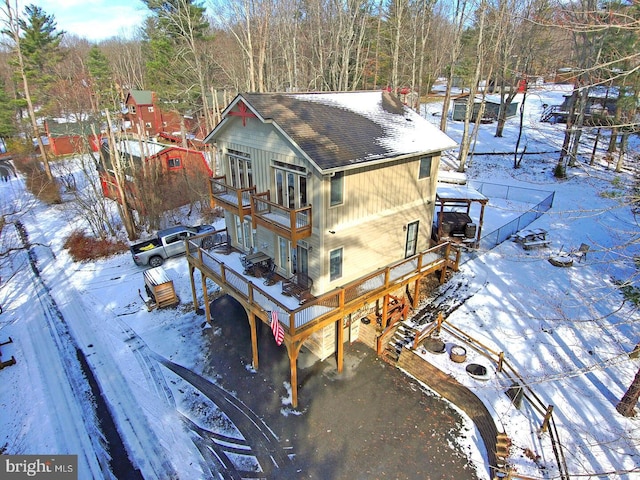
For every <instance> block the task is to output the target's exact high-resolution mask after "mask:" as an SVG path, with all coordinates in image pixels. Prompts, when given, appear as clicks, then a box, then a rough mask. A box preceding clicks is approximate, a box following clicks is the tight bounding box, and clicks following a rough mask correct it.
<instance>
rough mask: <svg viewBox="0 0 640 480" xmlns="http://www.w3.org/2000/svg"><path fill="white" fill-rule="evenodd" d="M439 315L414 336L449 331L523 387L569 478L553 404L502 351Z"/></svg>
mask: <svg viewBox="0 0 640 480" xmlns="http://www.w3.org/2000/svg"><path fill="white" fill-rule="evenodd" d="M441 315H442V314H439V316H438V317H439V318H438V321H437V322H434V323H430V324H428V325H427V327H426V328H424V329H423V330H422V331H421V332H420V333H419V334H417V335H416V338H417V336H418V335H420V336H422V340H424V338H426V336H423V335H425V333H426V332H428V333H431V332H432V331H433V330H436V329H442V330H445V331H446V332H447V333H449V334H450V335H452V336H453V337H455V338H457V339H458V340H460V341H461V342H463V343H465V344H466V345H467V346H468V347H471V348H473V349H474V350H475V351H476V352H478V353H479V354H480V355H482V356H484V357H485V358H487V359H489V360H491V361H492V362H495V363H496V365H497V366H498V368H497V371H498V373H503V374H504V375H505V376H507V377H508V378H509V379H511V380H512V381H517V383H518V384H519V385H520V386H521V387H522V388H523V389H525V390H526V392H527V393H526V394H525V397H526V398H527V400H529V402H530V404H531V406H532V407H533V409H534V410H535V411H537V412H538V413H540V414H541V415H543V417H544V419H543V422H542V425H541V426H540V429H539V430H540V432H544V431H547V432H549V438H550V440H551V447H552V449H553V453H554V456H555V458H556V464H557V466H558V471H559V475H560V479H561V480H569V478H570V477H569V471H568V467H567V464H566V458H565V454H564V450H563V448H562V442H561V441H560V435H559V433H558V430H557V427H556V424H555V420H554V418H553V406H552V405H546V404H545V403H544V402H543V401H542V399H541V398H540V397H538V395H537V394H536V393H535V392H534V391H533V389H532V388H531V387H530V386H529V385H527V382H526V381H525V379H524V378H523V377H522V376H521V375H520V374H519V373H518V371H517V370H516V369H515V368H514V367H513V365H511V363H510V362H509V361H508V360H506V359H505V358H504V352H499V353H497V352H496V351H495V350H493V349H491V348H489V347H487V346H486V345H484V344H483V343H482V342H480V341H479V340H476V339H475V338H473V337H472V336H471V335H469V334H468V333H466V332H464V331H463V330H461V329H460V328H458V327H456V326H454V325H452V324H451V323H450V322H449V321H448V320H443V319H442V318H441ZM419 343H420V341H418V342H416V341H415V340H414V343H413V348H412V349H413V350H415V349H416V348H417V346H418V345H419ZM493 356H496V357H497V359H494V358H493ZM512 478H520V477H518V476H517V475H515V476H513V477H512ZM522 478H524V477H522Z"/></svg>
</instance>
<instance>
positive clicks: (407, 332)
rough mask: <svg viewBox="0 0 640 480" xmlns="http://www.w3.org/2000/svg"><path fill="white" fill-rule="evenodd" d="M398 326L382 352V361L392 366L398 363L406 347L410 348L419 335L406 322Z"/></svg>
mask: <svg viewBox="0 0 640 480" xmlns="http://www.w3.org/2000/svg"><path fill="white" fill-rule="evenodd" d="M396 325H397V327H396V331H395V332H394V334H393V336H392V337H391V340H389V343H387V346H386V348H385V350H384V351H383V352H382V359H383V360H385V361H386V362H387V363H390V364H391V365H395V364H396V363H397V362H398V359H399V358H400V353H401V352H402V349H403V348H404V347H406V346H408V347H410V346H411V345H412V344H413V340H414V339H415V338H416V334H417V330H416V329H415V328H413V327H411V326H410V325H408V324H407V323H406V322H404V321H403V322H399V323H397V324H396Z"/></svg>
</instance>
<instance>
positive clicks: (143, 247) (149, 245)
mask: <svg viewBox="0 0 640 480" xmlns="http://www.w3.org/2000/svg"><path fill="white" fill-rule="evenodd" d="M160 245H161V243H160V240H159V239H158V238H150V239H149V240H143V241H142V242H138V243H135V244H133V245H131V251H132V252H133V253H134V254H135V253H140V252H146V251H148V250H152V249H154V248H156V247H159V246H160Z"/></svg>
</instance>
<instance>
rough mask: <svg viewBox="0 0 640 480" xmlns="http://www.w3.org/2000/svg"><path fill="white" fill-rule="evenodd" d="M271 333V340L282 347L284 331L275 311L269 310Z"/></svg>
mask: <svg viewBox="0 0 640 480" xmlns="http://www.w3.org/2000/svg"><path fill="white" fill-rule="evenodd" d="M271 331H272V332H273V338H275V339H276V344H277V345H282V341H283V340H284V329H283V328H282V325H280V322H279V321H278V312H277V311H276V310H271Z"/></svg>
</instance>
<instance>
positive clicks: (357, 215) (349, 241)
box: [316, 157, 439, 291]
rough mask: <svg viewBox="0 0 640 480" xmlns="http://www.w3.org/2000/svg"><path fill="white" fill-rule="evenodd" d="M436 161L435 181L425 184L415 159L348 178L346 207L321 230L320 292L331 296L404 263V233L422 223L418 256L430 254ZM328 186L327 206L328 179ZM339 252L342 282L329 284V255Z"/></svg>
mask: <svg viewBox="0 0 640 480" xmlns="http://www.w3.org/2000/svg"><path fill="white" fill-rule="evenodd" d="M438 161H439V158H438V157H434V158H433V161H432V172H431V177H430V178H427V179H422V180H418V168H419V159H417V158H416V159H410V160H404V161H396V162H394V163H393V164H392V165H390V164H387V165H386V166H385V167H381V166H376V167H369V168H362V169H357V170H354V171H350V172H347V173H345V182H344V188H345V202H344V204H343V205H341V206H338V207H334V208H330V209H329V210H328V212H327V221H326V225H325V228H324V230H323V235H324V239H325V242H324V245H323V251H324V252H326V257H325V259H324V260H323V261H322V264H323V267H324V272H325V273H324V276H323V277H319V278H318V279H317V281H316V283H317V284H318V286H319V290H321V291H328V290H330V289H332V288H335V287H337V286H340V285H342V284H345V283H347V282H349V281H351V280H354V279H356V278H358V277H360V276H362V275H364V274H366V273H368V272H371V271H374V270H376V269H378V268H381V267H384V266H385V265H388V264H389V263H393V262H396V261H398V260H401V259H403V258H404V255H405V246H406V239H407V232H406V230H404V227H405V226H406V225H407V224H409V223H412V222H415V221H419V222H420V223H419V232H418V245H417V251H420V250H425V249H427V248H429V246H430V236H431V223H432V221H433V208H434V205H433V198H434V196H435V180H436V179H435V174H436V173H437V168H438ZM324 184H325V189H324V190H325V198H326V204H328V203H329V189H330V179H329V178H327V180H326V181H325V182H324ZM328 230H332V231H335V232H336V233H335V234H330V233H328ZM340 247H342V248H343V255H344V258H343V277H342V278H341V279H340V280H337V281H335V282H329V252H330V251H331V250H334V249H336V248H340Z"/></svg>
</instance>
